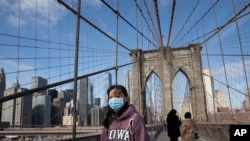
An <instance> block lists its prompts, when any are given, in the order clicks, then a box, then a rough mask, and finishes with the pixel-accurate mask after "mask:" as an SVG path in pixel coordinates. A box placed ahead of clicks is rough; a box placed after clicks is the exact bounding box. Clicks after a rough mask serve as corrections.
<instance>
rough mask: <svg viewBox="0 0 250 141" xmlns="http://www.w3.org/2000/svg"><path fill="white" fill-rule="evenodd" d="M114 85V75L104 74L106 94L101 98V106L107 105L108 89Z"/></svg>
mask: <svg viewBox="0 0 250 141" xmlns="http://www.w3.org/2000/svg"><path fill="white" fill-rule="evenodd" d="M111 84H112V75H111V73H109V72H107V73H105V74H104V94H103V95H102V96H101V102H102V104H101V106H105V105H107V100H108V95H107V93H106V92H107V89H108V88H109V87H110V86H111Z"/></svg>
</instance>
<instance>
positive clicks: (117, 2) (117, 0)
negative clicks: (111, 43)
mask: <svg viewBox="0 0 250 141" xmlns="http://www.w3.org/2000/svg"><path fill="white" fill-rule="evenodd" d="M116 8H117V9H116V42H115V43H116V53H115V55H116V58H115V84H117V77H118V67H117V66H118V34H119V32H118V29H119V27H118V26H119V25H118V24H119V0H116Z"/></svg>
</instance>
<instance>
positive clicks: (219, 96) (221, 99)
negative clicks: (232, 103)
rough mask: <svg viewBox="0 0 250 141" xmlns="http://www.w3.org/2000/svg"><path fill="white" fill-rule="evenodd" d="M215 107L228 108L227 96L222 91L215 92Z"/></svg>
mask: <svg viewBox="0 0 250 141" xmlns="http://www.w3.org/2000/svg"><path fill="white" fill-rule="evenodd" d="M215 99H216V100H215V101H216V102H215V106H216V108H225V107H228V106H227V101H226V97H225V94H224V92H223V90H222V89H218V90H216V91H215Z"/></svg>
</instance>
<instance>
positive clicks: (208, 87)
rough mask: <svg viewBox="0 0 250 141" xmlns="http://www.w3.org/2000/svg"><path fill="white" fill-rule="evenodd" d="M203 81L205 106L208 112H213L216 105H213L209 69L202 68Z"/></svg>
mask: <svg viewBox="0 0 250 141" xmlns="http://www.w3.org/2000/svg"><path fill="white" fill-rule="evenodd" d="M202 72H203V83H204V87H205V97H206V105H207V106H206V107H207V112H208V113H214V112H215V109H216V107H214V105H215V103H214V93H213V85H212V76H211V74H210V71H209V69H203V70H202Z"/></svg>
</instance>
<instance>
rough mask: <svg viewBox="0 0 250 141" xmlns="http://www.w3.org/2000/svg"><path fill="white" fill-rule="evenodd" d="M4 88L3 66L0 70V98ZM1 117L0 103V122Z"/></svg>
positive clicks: (0, 107) (0, 106)
mask: <svg viewBox="0 0 250 141" xmlns="http://www.w3.org/2000/svg"><path fill="white" fill-rule="evenodd" d="M5 88H6V79H5V73H4V70H3V68H1V70H0V98H1V97H3V96H4V90H5ZM1 118H2V103H0V122H1V121H2V120H1Z"/></svg>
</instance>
